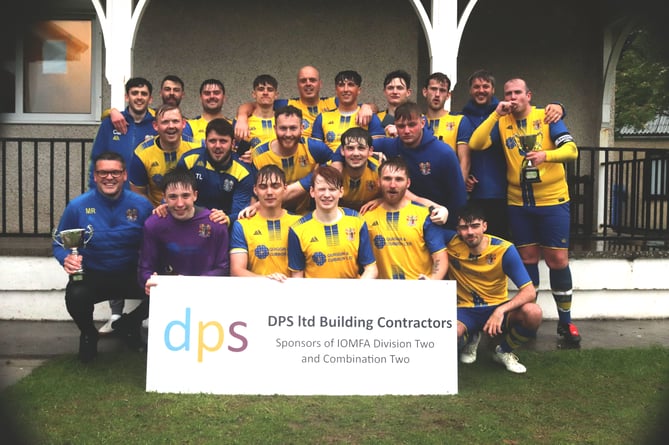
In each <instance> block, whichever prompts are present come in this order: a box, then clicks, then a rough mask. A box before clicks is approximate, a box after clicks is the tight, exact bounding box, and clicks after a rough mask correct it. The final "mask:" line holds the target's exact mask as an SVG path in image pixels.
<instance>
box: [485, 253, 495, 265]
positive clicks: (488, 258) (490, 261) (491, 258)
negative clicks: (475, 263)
mask: <svg viewBox="0 0 669 445" xmlns="http://www.w3.org/2000/svg"><path fill="white" fill-rule="evenodd" d="M495 258H497V255H495V254H490V255H488V256H486V258H485V262H486V263H488V264H493V263H494V262H495Z"/></svg>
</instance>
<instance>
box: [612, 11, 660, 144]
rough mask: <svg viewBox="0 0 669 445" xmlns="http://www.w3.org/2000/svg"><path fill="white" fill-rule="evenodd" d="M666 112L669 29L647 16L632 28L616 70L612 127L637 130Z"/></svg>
mask: <svg viewBox="0 0 669 445" xmlns="http://www.w3.org/2000/svg"><path fill="white" fill-rule="evenodd" d="M661 114H664V115H669V31H668V30H667V26H666V23H664V24H660V23H658V21H657V20H653V19H647V20H646V21H644V22H643V23H642V24H641V25H640V26H639V28H638V29H637V30H636V31H634V32H632V33H631V34H630V35H629V37H628V38H627V41H626V43H625V46H624V48H623V52H622V54H621V57H620V60H619V62H618V67H617V73H616V108H615V126H616V128H615V130H616V133H618V132H620V129H622V128H623V127H627V126H630V127H633V128H635V129H637V130H640V129H642V128H643V127H644V125H645V124H646V123H647V122H649V121H652V120H653V119H654V118H655V117H656V116H658V115H661Z"/></svg>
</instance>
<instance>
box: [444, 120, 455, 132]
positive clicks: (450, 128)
mask: <svg viewBox="0 0 669 445" xmlns="http://www.w3.org/2000/svg"><path fill="white" fill-rule="evenodd" d="M454 128H455V122H447V123H446V129H447V130H448V131H453V129H454Z"/></svg>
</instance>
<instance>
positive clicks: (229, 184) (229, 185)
mask: <svg viewBox="0 0 669 445" xmlns="http://www.w3.org/2000/svg"><path fill="white" fill-rule="evenodd" d="M234 186H235V183H234V182H233V181H232V179H224V180H223V190H224V191H226V192H230V191H232V189H233V188H234Z"/></svg>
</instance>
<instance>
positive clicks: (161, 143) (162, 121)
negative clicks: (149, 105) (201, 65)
mask: <svg viewBox="0 0 669 445" xmlns="http://www.w3.org/2000/svg"><path fill="white" fill-rule="evenodd" d="M183 127H184V120H183V115H182V114H181V110H180V109H179V107H176V106H174V105H162V106H161V107H160V108H158V111H156V117H155V120H154V121H153V128H154V129H155V130H156V132H157V133H158V135H157V136H156V137H154V138H153V139H150V140H148V141H146V142H144V143H142V144H140V145H139V146H138V147H137V148H136V149H135V153H134V155H133V158H132V161H131V163H130V168H129V169H128V172H129V174H128V176H129V180H130V189H131V190H132V191H134V192H136V193H139V194H141V195H144V196H146V197H148V198H149V200H150V201H151V203H152V204H153V205H154V207H155V206H157V205H158V204H160V202H161V200H162V198H163V192H162V188H161V185H160V183H161V181H162V179H163V176H164V175H165V173H167V172H168V171H169V170H171V169H172V168H174V167H175V166H176V165H177V161H178V160H179V159H180V158H181V156H182V155H183V154H184V153H186V152H187V151H189V150H190V149H191V146H190V145H189V144H188V143H187V142H185V141H184V140H183V139H181V135H182V132H183Z"/></svg>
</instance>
